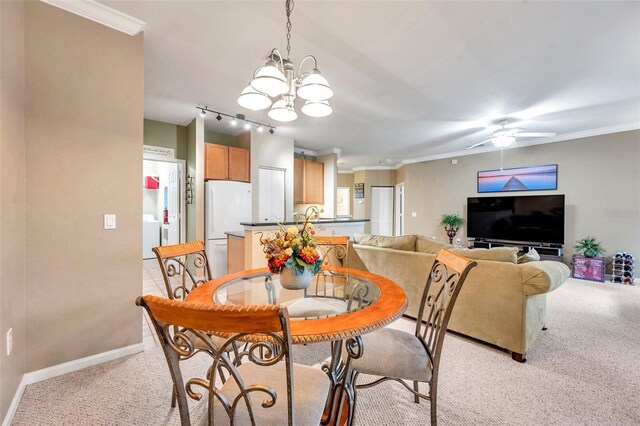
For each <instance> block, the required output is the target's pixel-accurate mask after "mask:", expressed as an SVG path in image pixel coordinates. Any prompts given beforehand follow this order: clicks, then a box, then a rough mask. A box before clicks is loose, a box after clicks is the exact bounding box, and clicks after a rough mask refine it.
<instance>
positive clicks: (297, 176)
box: [293, 158, 305, 204]
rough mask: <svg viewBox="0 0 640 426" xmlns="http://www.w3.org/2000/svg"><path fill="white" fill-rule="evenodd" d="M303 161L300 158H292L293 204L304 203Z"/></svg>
mask: <svg viewBox="0 0 640 426" xmlns="http://www.w3.org/2000/svg"><path fill="white" fill-rule="evenodd" d="M304 163H305V161H304V160H303V159H301V158H294V159H293V182H294V183H293V204H304Z"/></svg>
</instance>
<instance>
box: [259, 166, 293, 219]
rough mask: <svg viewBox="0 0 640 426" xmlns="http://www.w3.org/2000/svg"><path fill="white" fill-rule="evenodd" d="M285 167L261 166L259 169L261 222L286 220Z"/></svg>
mask: <svg viewBox="0 0 640 426" xmlns="http://www.w3.org/2000/svg"><path fill="white" fill-rule="evenodd" d="M285 173H286V170H285V169H278V168H274V167H262V166H261V167H260V168H259V169H258V191H259V194H258V218H259V220H258V221H259V222H274V223H278V222H283V221H284V220H285V214H286V213H285Z"/></svg>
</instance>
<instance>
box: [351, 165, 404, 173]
mask: <svg viewBox="0 0 640 426" xmlns="http://www.w3.org/2000/svg"><path fill="white" fill-rule="evenodd" d="M396 169H397V167H396V166H361V167H354V168H353V171H354V172H362V171H368V170H396Z"/></svg>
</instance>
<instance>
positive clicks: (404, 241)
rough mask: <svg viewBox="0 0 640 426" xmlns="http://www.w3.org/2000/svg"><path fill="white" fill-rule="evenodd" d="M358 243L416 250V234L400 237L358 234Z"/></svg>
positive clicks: (356, 236)
mask: <svg viewBox="0 0 640 426" xmlns="http://www.w3.org/2000/svg"><path fill="white" fill-rule="evenodd" d="M353 237H354V239H355V240H356V244H360V245H363V246H373V247H384V248H390V249H395V250H404V251H415V249H416V236H415V235H402V236H399V237H386V236H383V235H369V234H358V233H356V234H355V235H354V236H353Z"/></svg>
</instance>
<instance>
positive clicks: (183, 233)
mask: <svg viewBox="0 0 640 426" xmlns="http://www.w3.org/2000/svg"><path fill="white" fill-rule="evenodd" d="M142 161H155V162H156V163H175V164H177V165H178V192H179V198H178V200H179V201H178V208H179V210H180V212H179V213H178V220H179V221H180V226H179V229H180V231H179V232H180V237H179V241H180V243H185V242H187V197H186V192H187V191H186V189H185V188H186V185H185V174H184V171H185V170H186V168H187V162H186V160H181V159H178V158H163V159H159V158H156V157H152V156H149V157H147V156H146V155H144V154H143V156H142ZM161 227H162V225H161Z"/></svg>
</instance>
